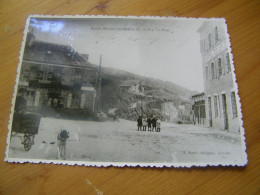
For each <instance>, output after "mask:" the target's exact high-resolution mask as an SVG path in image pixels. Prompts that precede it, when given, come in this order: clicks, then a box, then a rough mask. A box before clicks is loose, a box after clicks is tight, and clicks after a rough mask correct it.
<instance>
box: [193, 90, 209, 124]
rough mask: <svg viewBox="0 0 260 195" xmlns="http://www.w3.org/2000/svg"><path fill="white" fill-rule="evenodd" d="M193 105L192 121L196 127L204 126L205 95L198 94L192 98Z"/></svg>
mask: <svg viewBox="0 0 260 195" xmlns="http://www.w3.org/2000/svg"><path fill="white" fill-rule="evenodd" d="M192 99H193V101H194V104H193V106H192V110H193V121H194V123H195V124H196V125H202V126H205V125H206V112H205V94H204V93H200V94H196V95H193V96H192Z"/></svg>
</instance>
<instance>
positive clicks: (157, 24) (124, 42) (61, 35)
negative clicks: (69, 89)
mask: <svg viewBox="0 0 260 195" xmlns="http://www.w3.org/2000/svg"><path fill="white" fill-rule="evenodd" d="M201 24H202V21H199V20H180V19H179V20H167V21H166V20H160V19H159V20H149V19H131V20H130V19H117V20H115V19H102V18H101V19H93V18H92V19H44V18H41V19H39V18H38V19H35V18H32V19H31V22H30V26H31V27H32V28H33V32H34V35H35V36H36V40H41V41H45V42H51V43H59V44H64V45H70V46H72V47H73V48H74V49H76V50H77V51H78V52H79V53H82V54H89V61H90V62H91V63H94V64H99V58H100V55H102V56H103V61H102V66H106V67H113V68H118V69H121V70H126V71H129V72H132V73H135V74H139V75H143V76H147V77H152V78H158V79H161V80H165V81H170V82H173V83H175V84H178V85H181V86H184V87H186V88H188V89H191V90H197V91H199V92H201V91H203V90H204V86H203V75H202V59H201V54H200V37H199V33H197V29H198V28H199V27H200V26H201ZM103 28H106V30H104V29H103ZM122 28H130V29H132V30H122ZM149 28H150V29H149Z"/></svg>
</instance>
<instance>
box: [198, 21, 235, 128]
mask: <svg viewBox="0 0 260 195" xmlns="http://www.w3.org/2000/svg"><path fill="white" fill-rule="evenodd" d="M224 27H225V24H223V22H222V21H220V22H219V21H218V22H204V23H203V24H202V25H201V27H200V28H199V29H198V32H199V33H200V48H201V54H202V64H203V76H204V90H205V91H204V93H205V110H206V126H208V127H214V128H217V129H223V130H230V131H239V128H240V125H239V119H238V110H237V100H236V99H237V94H236V92H235V85H234V78H233V73H232V72H233V70H232V66H231V56H230V55H231V54H230V49H229V40H228V37H227V34H226V28H224Z"/></svg>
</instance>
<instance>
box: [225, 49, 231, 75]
mask: <svg viewBox="0 0 260 195" xmlns="http://www.w3.org/2000/svg"><path fill="white" fill-rule="evenodd" d="M226 64H227V72H230V71H231V66H230V59H229V53H227V54H226Z"/></svg>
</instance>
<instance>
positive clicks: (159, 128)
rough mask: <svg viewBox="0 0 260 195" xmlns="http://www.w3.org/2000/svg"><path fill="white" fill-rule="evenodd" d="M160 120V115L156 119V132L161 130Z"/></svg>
mask: <svg viewBox="0 0 260 195" xmlns="http://www.w3.org/2000/svg"><path fill="white" fill-rule="evenodd" d="M161 122H162V121H161V120H160V117H158V120H157V121H156V127H157V130H156V131H157V132H160V131H161Z"/></svg>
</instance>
